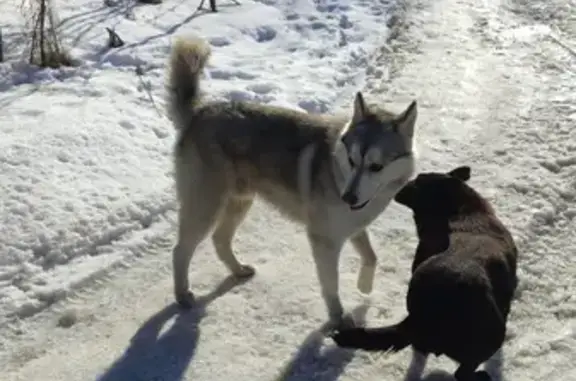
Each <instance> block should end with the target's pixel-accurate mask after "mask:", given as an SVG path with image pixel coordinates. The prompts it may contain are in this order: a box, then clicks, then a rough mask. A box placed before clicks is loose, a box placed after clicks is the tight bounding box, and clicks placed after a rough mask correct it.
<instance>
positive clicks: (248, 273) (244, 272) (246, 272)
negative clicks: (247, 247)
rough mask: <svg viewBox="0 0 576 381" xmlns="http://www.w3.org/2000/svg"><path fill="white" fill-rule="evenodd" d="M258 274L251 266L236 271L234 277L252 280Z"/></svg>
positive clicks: (244, 266) (243, 266)
mask: <svg viewBox="0 0 576 381" xmlns="http://www.w3.org/2000/svg"><path fill="white" fill-rule="evenodd" d="M254 274H256V270H255V269H254V267H252V266H249V265H242V266H240V267H239V268H238V269H237V270H236V271H234V276H236V277H237V278H251V277H253V276H254Z"/></svg>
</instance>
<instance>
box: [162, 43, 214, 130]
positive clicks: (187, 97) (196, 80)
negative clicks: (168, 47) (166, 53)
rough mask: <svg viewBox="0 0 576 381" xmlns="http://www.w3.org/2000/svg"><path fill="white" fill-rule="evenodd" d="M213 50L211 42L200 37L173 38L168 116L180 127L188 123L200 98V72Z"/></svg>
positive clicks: (177, 127) (176, 126)
mask: <svg viewBox="0 0 576 381" xmlns="http://www.w3.org/2000/svg"><path fill="white" fill-rule="evenodd" d="M210 53H211V49H210V45H208V43H207V42H206V41H204V40H203V39H202V38H200V37H195V36H192V37H187V38H178V39H176V40H175V41H174V45H173V46H172V52H171V56H170V61H169V68H168V70H169V74H168V86H169V89H168V115H169V116H170V118H171V119H172V121H173V124H174V126H175V128H176V129H177V130H181V129H183V128H184V126H186V124H187V121H188V119H189V118H190V117H191V115H193V112H191V110H193V109H194V108H195V107H196V106H197V105H198V103H199V101H200V75H201V73H202V71H203V70H204V66H205V65H206V62H207V61H208V59H209V58H210Z"/></svg>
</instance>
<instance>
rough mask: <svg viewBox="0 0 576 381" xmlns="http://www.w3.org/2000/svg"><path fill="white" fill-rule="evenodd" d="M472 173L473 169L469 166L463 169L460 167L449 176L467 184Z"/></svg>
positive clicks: (449, 173)
mask: <svg viewBox="0 0 576 381" xmlns="http://www.w3.org/2000/svg"><path fill="white" fill-rule="evenodd" d="M471 171H472V169H471V168H470V167H469V166H467V165H463V166H461V167H458V168H455V169H453V170H451V171H450V172H448V175H450V176H452V177H455V178H457V179H458V180H461V181H464V182H466V181H468V180H470V172H471Z"/></svg>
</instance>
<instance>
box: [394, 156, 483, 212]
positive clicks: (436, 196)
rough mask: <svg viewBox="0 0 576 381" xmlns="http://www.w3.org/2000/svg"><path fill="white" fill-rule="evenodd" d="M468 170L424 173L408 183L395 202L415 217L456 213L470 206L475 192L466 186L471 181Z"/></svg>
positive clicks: (466, 167) (465, 168)
mask: <svg viewBox="0 0 576 381" xmlns="http://www.w3.org/2000/svg"><path fill="white" fill-rule="evenodd" d="M470 172H471V169H470V167H469V166H461V167H458V168H455V169H453V170H451V171H450V172H446V173H441V172H425V173H421V174H419V175H418V176H417V177H416V178H415V179H413V180H411V181H409V182H408V183H407V184H406V185H405V186H404V187H403V188H402V189H401V190H400V191H399V192H398V193H397V194H396V196H395V197H394V200H395V201H396V202H398V203H399V204H402V205H404V206H406V207H408V208H410V209H412V211H413V212H414V213H415V214H420V215H434V216H437V217H440V216H447V215H452V214H455V213H458V211H459V210H460V209H461V208H462V207H463V206H465V204H467V203H469V202H470V196H472V198H477V197H478V196H477V195H475V192H474V191H472V189H471V188H470V187H469V186H468V185H467V184H466V182H467V181H468V180H469V179H470Z"/></svg>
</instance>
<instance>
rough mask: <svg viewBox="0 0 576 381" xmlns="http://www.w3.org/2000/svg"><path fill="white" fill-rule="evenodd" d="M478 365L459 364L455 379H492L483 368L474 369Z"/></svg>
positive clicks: (471, 380)
mask: <svg viewBox="0 0 576 381" xmlns="http://www.w3.org/2000/svg"><path fill="white" fill-rule="evenodd" d="M478 366H479V364H476V365H469V364H466V365H465V364H461V365H460V366H459V367H458V369H456V372H455V373H454V378H456V381H492V377H490V375H489V374H488V372H486V371H485V370H479V371H476V368H478Z"/></svg>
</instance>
